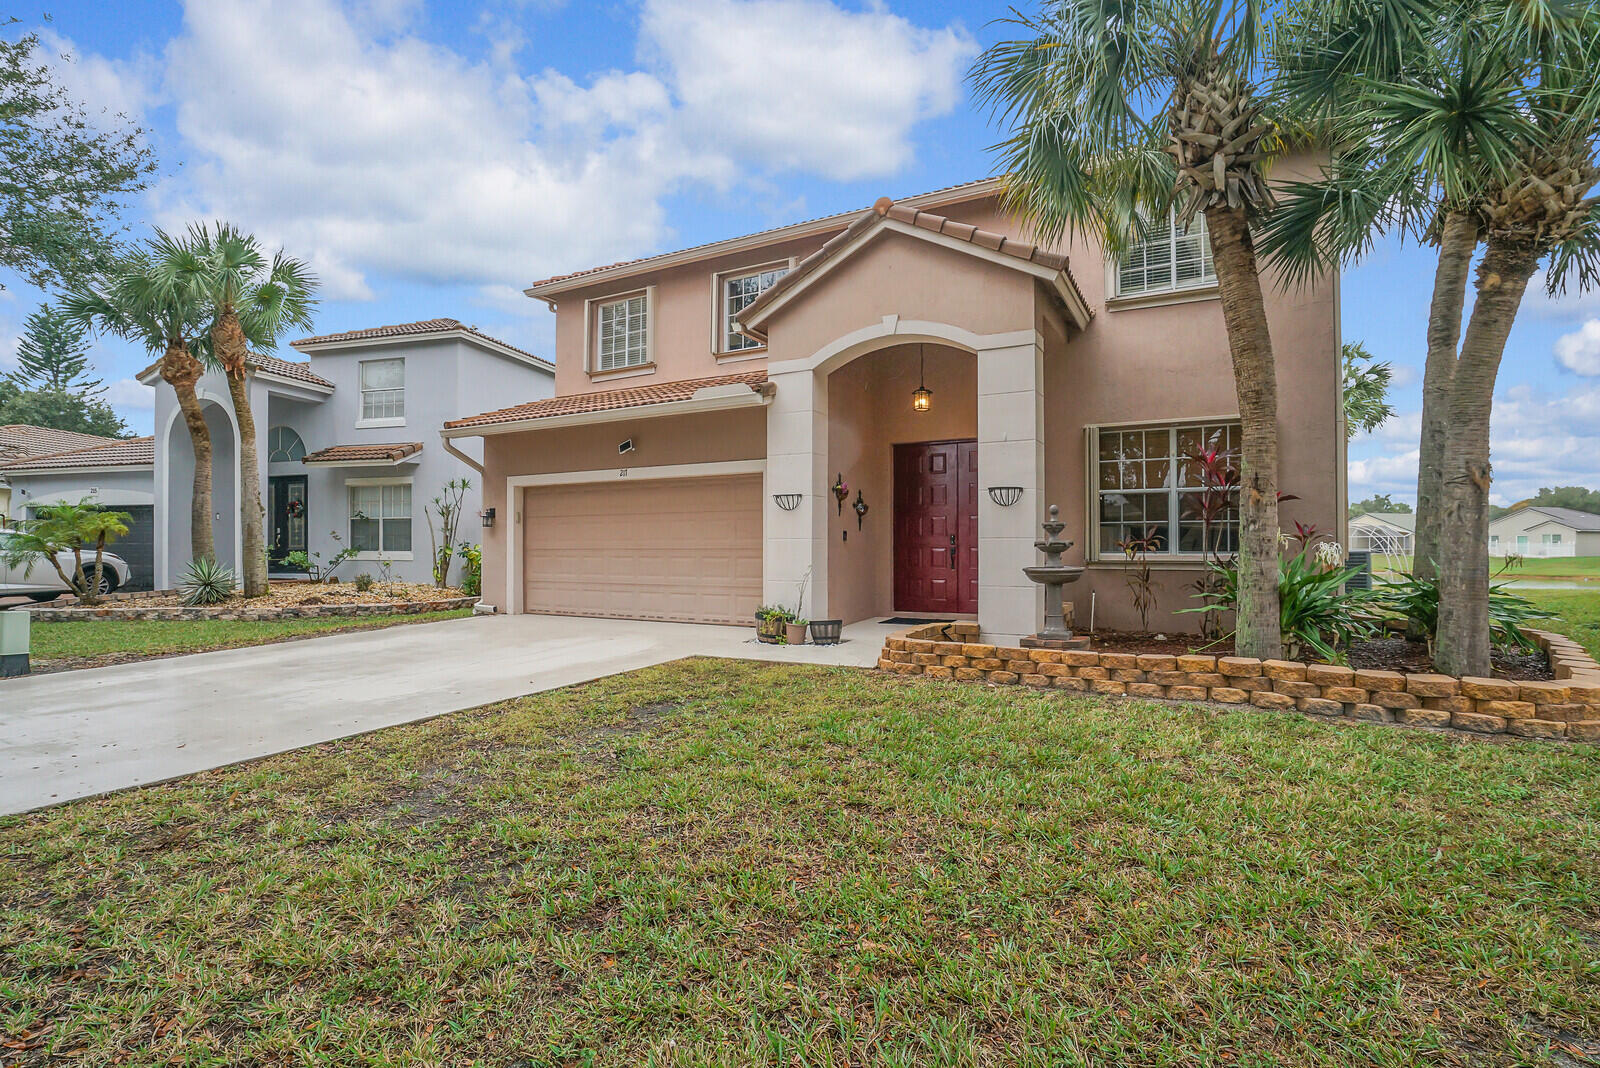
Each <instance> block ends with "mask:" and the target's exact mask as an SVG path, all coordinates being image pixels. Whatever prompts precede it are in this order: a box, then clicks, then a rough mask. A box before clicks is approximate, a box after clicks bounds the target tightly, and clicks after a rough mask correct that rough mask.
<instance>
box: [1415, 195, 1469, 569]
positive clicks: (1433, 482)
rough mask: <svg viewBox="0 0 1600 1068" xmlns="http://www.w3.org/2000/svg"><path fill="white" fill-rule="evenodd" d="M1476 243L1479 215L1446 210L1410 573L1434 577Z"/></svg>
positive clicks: (1425, 382)
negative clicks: (1452, 401) (1451, 412)
mask: <svg viewBox="0 0 1600 1068" xmlns="http://www.w3.org/2000/svg"><path fill="white" fill-rule="evenodd" d="M1477 247H1478V220H1477V218H1476V217H1474V216H1472V215H1468V214H1466V213H1465V212H1450V213H1449V214H1447V215H1445V217H1444V221H1443V223H1442V224H1441V226H1440V234H1439V266H1438V268H1437V269H1436V270H1435V271H1434V275H1433V303H1432V304H1431V305H1430V306H1429V308H1428V363H1427V367H1426V369H1425V370H1424V371H1423V373H1422V444H1421V451H1420V455H1419V457H1418V460H1417V524H1416V536H1415V538H1414V539H1413V542H1412V560H1411V573H1412V574H1413V575H1415V576H1417V577H1418V578H1429V579H1431V578H1436V577H1437V576H1438V570H1437V567H1436V566H1435V562H1436V561H1437V560H1438V559H1439V518H1440V510H1441V507H1442V505H1443V503H1444V502H1443V498H1444V458H1445V438H1446V436H1447V433H1448V430H1449V426H1450V420H1449V416H1448V414H1447V411H1446V409H1447V408H1448V406H1449V404H1450V383H1451V381H1452V380H1453V379H1454V377H1455V371H1456V345H1457V344H1458V343H1459V342H1460V340H1461V309H1462V306H1463V304H1465V302H1466V298H1467V273H1468V271H1470V270H1471V267H1472V254H1473V252H1474V251H1476V250H1477Z"/></svg>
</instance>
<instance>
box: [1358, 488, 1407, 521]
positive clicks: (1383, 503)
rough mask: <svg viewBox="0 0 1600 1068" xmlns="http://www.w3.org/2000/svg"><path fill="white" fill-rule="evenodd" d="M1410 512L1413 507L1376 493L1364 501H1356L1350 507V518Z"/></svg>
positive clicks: (1385, 494) (1384, 494) (1386, 495)
mask: <svg viewBox="0 0 1600 1068" xmlns="http://www.w3.org/2000/svg"><path fill="white" fill-rule="evenodd" d="M1410 511H1411V506H1410V505H1409V504H1407V503H1406V502H1405V501H1397V500H1393V499H1391V498H1390V496H1389V495H1388V494H1387V493H1375V494H1373V495H1372V496H1371V497H1368V498H1367V499H1366V500H1364V501H1356V502H1355V503H1354V504H1352V505H1351V506H1350V518H1351V519H1354V518H1355V517H1356V516H1358V515H1370V514H1371V513H1373V512H1378V513H1394V512H1401V513H1408V512H1410Z"/></svg>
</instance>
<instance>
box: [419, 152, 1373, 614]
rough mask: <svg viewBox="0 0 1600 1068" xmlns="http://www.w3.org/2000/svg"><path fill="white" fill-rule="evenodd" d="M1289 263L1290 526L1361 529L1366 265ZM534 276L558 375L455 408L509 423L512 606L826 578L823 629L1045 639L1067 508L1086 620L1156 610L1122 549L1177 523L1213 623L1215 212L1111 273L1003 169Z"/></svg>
mask: <svg viewBox="0 0 1600 1068" xmlns="http://www.w3.org/2000/svg"><path fill="white" fill-rule="evenodd" d="M1310 169H1311V163H1310V161H1309V160H1299V161H1288V162H1286V163H1283V164H1280V166H1279V168H1278V171H1277V173H1278V174H1279V175H1280V176H1298V175H1304V174H1306V173H1308V172H1309V171H1310ZM1265 282H1266V288H1267V293H1268V298H1267V299H1268V316H1269V319H1270V322H1271V326H1272V330H1273V340H1274V343H1275V346H1276V351H1277V357H1278V363H1279V373H1278V380H1279V391H1280V392H1279V405H1280V412H1281V431H1282V453H1281V455H1282V467H1281V484H1282V486H1283V488H1284V490H1285V491H1288V492H1292V493H1294V494H1297V495H1298V496H1299V500H1297V501H1295V502H1293V503H1292V504H1290V505H1287V506H1286V507H1285V510H1284V511H1285V517H1284V522H1285V524H1286V525H1287V524H1288V523H1289V521H1290V520H1292V519H1299V520H1301V521H1302V522H1315V523H1317V524H1318V525H1319V526H1320V528H1321V529H1323V530H1325V531H1329V532H1332V533H1335V534H1340V533H1342V531H1343V517H1344V499H1345V494H1344V484H1343V478H1344V475H1343V472H1344V442H1345V436H1344V430H1343V426H1342V414H1341V411H1340V403H1339V359H1338V353H1339V313H1338V280H1337V278H1326V279H1323V280H1321V281H1319V282H1317V283H1315V284H1313V285H1310V286H1309V287H1306V288H1296V289H1290V288H1286V287H1284V286H1283V285H1281V284H1279V283H1278V282H1277V281H1276V280H1274V279H1272V278H1267V279H1265ZM526 292H527V293H528V295H529V296H531V297H534V298H536V299H539V300H542V301H545V302H546V303H547V304H548V305H549V307H550V308H551V309H552V310H553V311H554V313H555V315H556V326H555V329H556V361H555V362H556V394H555V396H554V397H553V398H550V399H535V398H533V397H530V398H528V401H527V403H522V404H518V405H516V406H514V407H504V406H499V407H496V408H494V409H493V410H490V411H487V412H485V413H484V414H480V415H475V416H471V417H468V418H458V419H455V420H453V421H452V422H450V423H447V424H446V426H445V429H444V436H445V438H446V440H447V441H455V442H460V441H462V440H463V439H469V438H481V439H482V441H483V464H484V474H485V479H484V487H485V488H484V504H485V506H486V507H488V508H493V509H494V510H495V512H496V514H497V516H498V519H497V521H496V523H495V525H494V527H493V528H491V529H488V530H485V531H483V540H484V551H485V556H484V599H485V601H488V602H492V603H496V604H497V606H498V608H499V609H500V610H503V611H509V612H551V613H576V614H583V615H600V616H618V617H635V618H645V619H666V620H686V621H702V622H718V623H727V622H747V621H748V620H749V619H750V617H751V614H752V612H753V610H754V609H755V608H756V607H757V605H758V604H760V603H762V602H777V603H782V604H785V605H788V606H790V607H793V606H794V605H795V602H796V600H797V598H798V596H799V590H800V587H801V585H802V583H805V584H807V593H806V599H805V603H804V607H803V612H804V614H805V615H806V616H808V617H810V618H813V619H818V618H840V619H843V620H844V621H846V622H847V623H848V622H851V621H856V620H862V619H869V618H874V617H882V616H888V615H892V614H904V615H916V616H937V617H950V616H954V615H966V616H971V615H976V616H977V618H978V620H979V623H980V625H981V626H982V628H983V629H984V631H985V632H986V634H988V635H993V636H996V637H1006V636H1012V637H1014V636H1020V635H1023V634H1027V633H1031V632H1033V631H1035V630H1036V629H1037V628H1038V626H1039V625H1040V622H1041V618H1042V597H1041V594H1040V593H1039V590H1038V588H1037V587H1035V586H1034V585H1033V584H1031V583H1030V582H1029V581H1028V580H1027V578H1026V577H1025V576H1024V575H1023V571H1022V569H1023V568H1024V567H1025V566H1027V565H1030V564H1033V563H1035V562H1037V559H1038V555H1037V553H1036V551H1035V549H1034V541H1035V540H1036V539H1038V538H1039V537H1040V536H1041V535H1040V530H1039V523H1040V521H1041V520H1042V519H1043V518H1044V516H1045V513H1046V509H1047V507H1048V506H1049V505H1058V506H1059V507H1060V509H1061V515H1062V518H1063V519H1064V520H1065V521H1066V522H1067V524H1068V528H1067V530H1068V533H1067V536H1068V537H1070V538H1072V539H1073V540H1074V541H1076V543H1077V548H1076V549H1075V550H1074V552H1075V553H1076V554H1078V556H1079V558H1080V559H1082V560H1083V561H1085V562H1086V563H1087V565H1088V571H1087V573H1086V575H1085V576H1084V579H1083V580H1082V581H1081V582H1080V583H1079V584H1078V585H1076V586H1074V587H1071V599H1072V600H1073V601H1074V603H1075V606H1076V615H1077V619H1078V621H1079V624H1080V626H1081V625H1082V624H1083V623H1084V622H1086V619H1087V616H1088V614H1089V608H1090V604H1091V601H1093V603H1094V610H1095V612H1096V622H1097V625H1098V626H1101V627H1107V626H1111V627H1123V626H1130V625H1137V615H1136V614H1135V612H1134V610H1133V609H1132V607H1131V604H1130V598H1129V596H1128V593H1127V587H1126V583H1125V578H1126V575H1127V570H1126V568H1127V564H1126V561H1125V559H1124V557H1123V554H1122V552H1121V551H1120V550H1119V549H1118V548H1117V543H1118V542H1119V541H1123V540H1125V539H1126V538H1128V537H1129V536H1130V535H1132V534H1135V533H1139V534H1143V533H1144V532H1146V531H1153V532H1154V533H1155V535H1156V537H1157V538H1158V539H1159V546H1160V550H1159V552H1157V553H1155V554H1154V555H1153V558H1152V559H1153V566H1154V568H1155V569H1156V572H1157V596H1158V608H1157V615H1156V622H1157V625H1159V626H1164V627H1169V628H1178V629H1183V630H1193V629H1195V623H1194V619H1195V617H1193V616H1177V617H1174V616H1172V615H1170V613H1171V612H1174V611H1176V610H1178V609H1181V608H1187V607H1191V606H1193V605H1194V604H1195V602H1194V600H1193V599H1192V597H1191V591H1190V590H1189V589H1188V588H1187V587H1188V585H1189V583H1191V582H1192V581H1193V579H1194V578H1195V577H1196V576H1197V574H1198V573H1199V571H1200V556H1199V549H1200V525H1199V523H1198V522H1197V521H1196V519H1195V517H1194V515H1193V503H1194V496H1195V493H1196V491H1197V489H1198V484H1197V481H1196V476H1195V470H1194V467H1193V465H1191V464H1188V463H1186V462H1185V460H1184V457H1185V455H1186V454H1187V453H1188V452H1189V451H1191V450H1193V449H1194V448H1196V447H1198V446H1200V445H1202V444H1209V443H1214V444H1217V445H1220V446H1221V447H1223V448H1233V447H1236V445H1237V442H1238V434H1239V430H1238V417H1237V403H1236V401H1235V394H1234V383H1233V376H1232V370H1231V363H1230V360H1229V355H1228V344H1227V337H1226V334H1225V331H1224V327H1223V320H1222V311H1221V307H1220V303H1219V300H1218V295H1217V289H1216V284H1215V277H1214V273H1213V269H1212V266H1211V262H1210V252H1209V245H1208V243H1207V240H1206V239H1205V237H1204V234H1203V230H1202V229H1200V226H1199V225H1197V228H1196V229H1195V230H1194V231H1191V232H1185V233H1174V232H1173V231H1172V228H1171V227H1170V225H1169V226H1168V227H1167V228H1166V229H1165V230H1162V231H1160V232H1158V233H1156V234H1154V235H1153V236H1152V237H1151V238H1150V240H1149V241H1147V242H1145V243H1144V244H1143V245H1142V246H1141V247H1139V248H1138V249H1137V250H1136V251H1135V252H1134V253H1133V254H1132V255H1130V256H1128V257H1126V258H1125V259H1123V260H1122V261H1121V262H1110V261H1108V259H1107V257H1106V256H1104V255H1103V254H1102V252H1101V251H1100V250H1099V249H1098V248H1096V247H1095V246H1094V245H1093V244H1091V243H1089V242H1088V241H1086V240H1083V239H1081V238H1080V239H1074V240H1072V241H1070V242H1068V243H1065V244H1062V245H1060V246H1059V247H1042V246H1039V245H1037V244H1035V243H1034V242H1033V241H1032V240H1031V239H1030V238H1029V237H1028V235H1027V233H1026V232H1025V231H1024V228H1023V227H1021V226H1020V225H1019V224H1018V223H1017V222H1016V221H1015V220H1013V219H1012V218H1010V217H1008V216H1007V215H1006V214H1004V213H1003V212H1002V211H1001V209H1000V206H999V203H998V184H997V182H996V181H995V180H985V181H978V182H972V183H969V184H966V185H961V186H956V187H953V188H949V189H944V190H940V191H937V192H933V193H927V194H923V195H920V196H913V197H909V198H907V199H904V200H900V201H897V202H891V201H889V200H888V199H884V200H880V201H879V202H878V203H877V204H876V205H874V206H873V207H872V208H871V209H869V210H866V211H863V212H852V213H849V214H844V215H836V216H831V217H828V218H823V219H817V220H813V221H810V222H803V223H796V224H794V225H791V226H784V227H780V228H778V229H775V230H769V231H766V232H764V233H758V234H752V235H749V236H745V237H736V238H731V239H728V240H724V241H717V242H713V243H711V244H707V245H701V246H698V247H695V248H690V249H685V250H682V251H678V252H671V253H666V254H663V255H657V256H651V257H648V258H645V259H640V260H633V261H629V262H625V263H618V264H613V265H611V266H608V267H597V268H591V269H588V270H583V271H578V272H576V273H573V274H568V275H563V276H560V277H556V278H550V279H546V280H545V281H542V282H538V283H536V284H534V285H533V286H531V287H530V288H528V289H527V291H526ZM841 485H842V486H843V487H846V488H845V491H844V492H843V494H842V495H836V492H835V487H836V486H841ZM858 511H859V512H860V513H861V514H858Z"/></svg>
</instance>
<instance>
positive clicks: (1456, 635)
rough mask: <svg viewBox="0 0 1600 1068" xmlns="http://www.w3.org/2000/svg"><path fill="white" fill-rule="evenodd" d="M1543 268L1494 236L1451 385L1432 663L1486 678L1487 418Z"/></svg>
mask: <svg viewBox="0 0 1600 1068" xmlns="http://www.w3.org/2000/svg"><path fill="white" fill-rule="evenodd" d="M1538 263H1539V253H1538V250H1537V249H1534V248H1530V247H1528V246H1527V245H1523V244H1515V245H1509V244H1504V243H1500V242H1497V241H1496V240H1495V239H1493V238H1490V240H1489V248H1488V251H1487V252H1486V253H1485V254H1484V257H1483V264H1482V266H1480V267H1479V268H1478V291H1477V298H1476V300H1474V302H1473V305H1472V318H1471V319H1470V320H1468V322H1467V335H1466V339H1465V340H1464V341H1463V342H1462V344H1461V358H1460V360H1459V362H1458V363H1457V365H1456V370H1455V376H1454V380H1453V381H1452V383H1451V386H1450V407H1449V409H1448V411H1447V412H1446V418H1447V420H1448V423H1449V429H1448V431H1447V437H1446V439H1445V455H1444V465H1443V468H1444V494H1443V508H1442V509H1441V515H1440V526H1439V637H1438V643H1437V646H1436V648H1435V650H1434V658H1433V660H1434V666H1435V667H1437V668H1438V669H1439V670H1440V671H1442V672H1444V673H1445V674H1447V675H1482V676H1487V675H1488V674H1489V670H1490V664H1489V481H1490V467H1489V414H1490V410H1491V409H1492V407H1493V404H1494V383H1495V377H1496V376H1497V375H1498V374H1499V371H1500V358H1501V356H1502V355H1503V354H1504V353H1505V348H1506V338H1507V337H1508V336H1510V334H1511V325H1512V323H1513V322H1515V321H1516V318H1517V309H1518V307H1520V306H1521V304H1522V294H1523V291H1524V290H1526V289H1527V287H1528V279H1529V278H1531V277H1532V276H1533V272H1534V269H1535V268H1536V267H1537V266H1538Z"/></svg>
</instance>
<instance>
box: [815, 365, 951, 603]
mask: <svg viewBox="0 0 1600 1068" xmlns="http://www.w3.org/2000/svg"><path fill="white" fill-rule="evenodd" d="M826 378H827V391H828V413H829V419H828V464H827V470H829V471H831V472H833V477H834V479H835V480H838V479H841V478H842V479H843V480H844V482H845V483H847V484H848V487H849V492H848V495H847V496H848V499H847V500H845V501H844V502H842V505H841V502H838V501H834V502H833V507H832V508H831V509H830V513H831V514H830V515H829V516H828V520H827V521H828V525H829V528H830V536H829V538H828V560H827V567H828V585H827V588H828V589H829V590H830V591H831V595H832V597H831V603H830V604H829V608H828V611H829V614H830V615H832V616H836V617H838V618H841V619H844V620H846V621H854V620H858V619H866V618H870V617H873V616H886V615H892V614H895V613H910V614H936V615H971V614H975V613H976V612H977V610H978V607H977V600H978V574H977V562H978V551H977V550H978V546H977V492H978V488H977V487H978V474H977V436H978V405H977V361H976V357H975V356H974V355H973V354H972V353H970V352H967V351H965V350H963V349H959V348H956V347H955V346H952V345H948V344H942V343H926V342H921V343H918V342H909V343H907V342H894V341H891V342H889V343H887V344H885V345H883V346H882V347H880V348H877V349H874V350H872V351H869V352H865V353H862V354H860V355H858V356H856V357H855V358H854V359H851V360H850V361H849V362H847V363H844V364H842V365H839V366H836V367H835V368H834V369H833V370H832V371H831V373H828V374H827V375H826ZM919 390H924V391H925V393H923V395H922V398H921V399H922V402H923V403H921V404H919V403H918V400H919V397H918V391H919ZM858 498H859V499H860V500H861V501H863V503H865V504H866V505H867V507H868V511H867V514H866V515H865V516H864V517H858V516H857V515H856V514H855V510H854V508H853V505H854V502H855V501H856V500H857V499H858Z"/></svg>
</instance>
